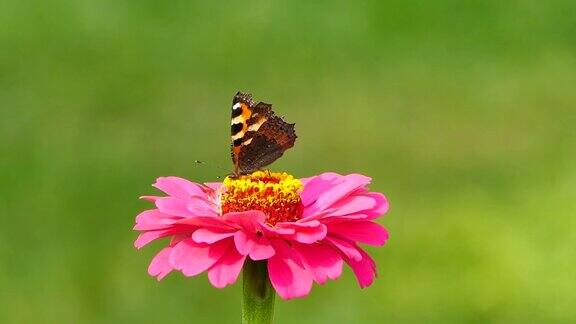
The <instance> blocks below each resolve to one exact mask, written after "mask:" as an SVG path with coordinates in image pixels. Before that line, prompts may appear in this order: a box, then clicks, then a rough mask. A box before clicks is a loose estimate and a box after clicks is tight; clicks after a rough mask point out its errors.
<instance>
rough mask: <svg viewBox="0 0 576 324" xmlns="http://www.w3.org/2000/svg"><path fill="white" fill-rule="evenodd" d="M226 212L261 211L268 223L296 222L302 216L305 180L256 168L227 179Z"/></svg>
mask: <svg viewBox="0 0 576 324" xmlns="http://www.w3.org/2000/svg"><path fill="white" fill-rule="evenodd" d="M223 187H224V191H223V193H222V197H221V202H222V213H223V214H225V213H229V212H243V211H248V210H260V211H262V212H264V213H265V214H266V223H268V224H269V225H275V224H276V223H278V222H294V221H297V220H298V219H300V218H301V217H302V210H303V206H302V200H301V199H300V194H299V193H300V191H301V190H302V183H301V182H300V180H298V179H296V178H294V177H293V176H292V175H290V174H287V173H279V172H270V171H256V172H254V173H252V174H247V175H241V176H238V177H235V178H231V177H226V178H225V179H224V182H223Z"/></svg>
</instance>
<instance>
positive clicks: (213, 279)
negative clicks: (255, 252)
mask: <svg viewBox="0 0 576 324" xmlns="http://www.w3.org/2000/svg"><path fill="white" fill-rule="evenodd" d="M245 259H246V256H245V255H241V254H239V253H238V252H236V250H235V249H228V251H227V252H226V254H225V255H224V256H223V257H222V258H221V259H220V260H218V262H216V264H214V266H212V268H210V270H208V280H210V283H211V284H212V286H214V287H216V288H224V287H226V286H228V285H230V284H233V283H235V282H236V279H238V275H239V274H240V270H242V266H243V265H244V260H245Z"/></svg>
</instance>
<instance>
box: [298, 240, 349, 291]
mask: <svg viewBox="0 0 576 324" xmlns="http://www.w3.org/2000/svg"><path fill="white" fill-rule="evenodd" d="M294 248H295V249H296V250H297V251H298V252H299V253H300V255H301V256H302V261H303V263H304V266H305V267H306V269H308V271H309V272H310V273H311V274H312V277H313V278H314V281H316V282H317V283H319V284H324V283H325V282H326V281H327V280H328V279H332V280H335V279H337V278H338V277H340V275H341V274H342V264H343V263H344V262H343V261H342V257H341V256H340V254H339V253H338V252H337V251H336V250H335V249H334V248H332V247H330V246H327V245H321V244H295V245H294Z"/></svg>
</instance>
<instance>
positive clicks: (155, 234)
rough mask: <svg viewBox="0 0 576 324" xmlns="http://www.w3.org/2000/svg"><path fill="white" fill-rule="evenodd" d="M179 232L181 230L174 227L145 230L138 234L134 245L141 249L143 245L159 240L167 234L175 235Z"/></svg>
mask: <svg viewBox="0 0 576 324" xmlns="http://www.w3.org/2000/svg"><path fill="white" fill-rule="evenodd" d="M177 233H179V231H177V230H174V229H167V230H158V231H148V232H144V233H141V234H140V235H138V238H137V239H136V241H135V242H134V246H135V247H136V248H137V249H140V248H141V247H143V246H145V245H147V244H148V243H150V242H152V241H154V240H157V239H159V238H163V237H166V236H170V235H174V234H177Z"/></svg>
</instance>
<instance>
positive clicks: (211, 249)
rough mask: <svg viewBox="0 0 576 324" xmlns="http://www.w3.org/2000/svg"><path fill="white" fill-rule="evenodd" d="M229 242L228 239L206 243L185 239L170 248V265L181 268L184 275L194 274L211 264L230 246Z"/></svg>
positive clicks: (204, 269) (206, 268) (177, 268)
mask: <svg viewBox="0 0 576 324" xmlns="http://www.w3.org/2000/svg"><path fill="white" fill-rule="evenodd" d="M230 244H231V241H229V240H225V241H220V242H217V243H215V244H212V245H208V244H198V243H196V242H194V241H193V240H192V239H186V240H184V241H182V242H180V243H178V244H176V245H175V246H174V248H173V249H172V253H170V265H171V266H172V267H173V268H174V269H176V270H181V271H182V273H183V274H184V275H185V276H188V277H191V276H195V275H197V274H199V273H201V272H204V271H206V270H208V269H209V268H210V267H211V266H213V265H214V263H216V262H217V261H218V260H219V259H220V258H221V257H222V256H223V255H224V253H225V252H226V250H227V249H229V248H230Z"/></svg>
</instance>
